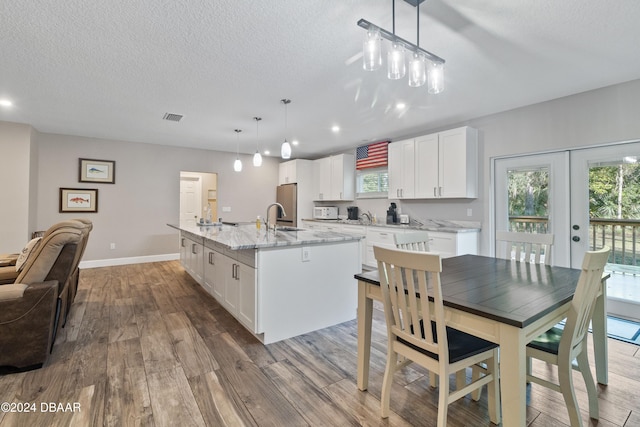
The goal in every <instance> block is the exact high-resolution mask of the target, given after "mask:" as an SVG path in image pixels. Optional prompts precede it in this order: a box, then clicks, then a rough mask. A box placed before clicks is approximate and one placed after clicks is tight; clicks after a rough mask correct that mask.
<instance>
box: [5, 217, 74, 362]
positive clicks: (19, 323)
mask: <svg viewBox="0 0 640 427" xmlns="http://www.w3.org/2000/svg"><path fill="white" fill-rule="evenodd" d="M81 239H82V230H81V228H80V227H79V223H78V222H77V221H63V222H61V223H58V224H55V225H54V226H52V227H51V228H49V230H47V232H46V233H45V235H44V236H43V238H42V240H41V241H40V244H39V245H38V246H37V247H36V248H35V249H34V250H33V252H32V253H31V254H30V255H29V257H28V259H27V261H26V262H25V265H24V268H23V269H22V270H21V271H20V273H19V275H18V277H17V279H16V281H15V283H13V284H4V285H0V366H9V367H12V368H14V369H18V370H24V369H31V368H37V367H39V366H42V364H43V363H44V362H45V361H46V358H47V355H48V354H49V352H50V351H51V348H52V346H53V343H54V341H55V336H56V331H57V328H58V324H59V319H60V318H61V316H64V310H66V304H67V298H68V285H69V278H70V277H71V275H72V274H73V271H74V262H75V259H76V256H77V252H78V250H79V249H80V242H81Z"/></svg>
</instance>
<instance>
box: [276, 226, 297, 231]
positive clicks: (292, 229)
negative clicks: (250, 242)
mask: <svg viewBox="0 0 640 427" xmlns="http://www.w3.org/2000/svg"><path fill="white" fill-rule="evenodd" d="M276 230H277V231H302V230H303V229H302V228H296V227H277V228H276Z"/></svg>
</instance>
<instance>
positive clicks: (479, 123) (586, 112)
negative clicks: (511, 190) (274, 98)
mask: <svg viewBox="0 0 640 427" xmlns="http://www.w3.org/2000/svg"><path fill="white" fill-rule="evenodd" d="M465 125H468V126H472V127H474V128H476V129H478V138H479V150H478V157H479V167H478V169H479V172H478V173H479V176H480V181H479V183H478V190H479V194H480V197H478V198H477V199H475V200H452V201H447V202H444V201H437V200H430V201H426V200H416V201H402V202H397V201H396V200H386V199H374V200H358V201H357V202H355V203H340V204H338V206H339V207H340V208H341V209H340V211H341V212H340V213H341V214H342V213H344V214H345V215H346V206H349V205H353V204H356V205H358V206H359V207H361V208H362V209H365V210H370V211H371V212H373V213H375V214H376V215H377V216H378V219H380V218H383V219H384V215H385V213H386V209H387V207H388V206H389V202H390V201H396V202H397V203H398V204H399V206H400V208H401V209H402V212H403V213H407V214H409V215H410V216H413V217H417V218H423V219H426V218H430V219H452V220H467V221H469V220H470V221H481V223H482V229H483V231H484V232H483V233H481V234H480V236H481V237H480V240H481V244H480V252H481V253H482V254H487V255H488V253H489V239H490V236H489V233H488V230H489V225H490V221H491V218H490V206H489V205H490V181H489V179H490V164H491V158H492V157H499V156H506V155H514V154H524V153H533V152H541V151H550V150H558V149H568V148H576V147H586V146H591V145H600V144H607V143H612V142H623V141H632V140H639V139H640V80H634V81H631V82H628V83H623V84H619V85H615V86H610V87H606V88H602V89H597V90H593V91H589V92H584V93H581V94H578V95H573V96H568V97H564V98H559V99H556V100H553V101H548V102H543V103H540V104H536V105H531V106H527V107H523V108H518V109H515V110H510V111H506V112H502V113H498V114H493V115H490V116H486V117H480V118H477V119H473V120H469V121H467V122H460V123H453V124H451V125H450V126H447V127H446V128H434V129H424V131H423V132H420V133H419V134H416V135H404V136H403V137H400V138H397V140H401V139H404V137H413V136H417V135H420V134H422V135H424V134H428V133H432V132H437V131H441V130H445V129H452V128H456V127H459V126H465ZM325 204H329V203H325ZM468 208H471V209H472V216H471V217H468V216H467V209H468Z"/></svg>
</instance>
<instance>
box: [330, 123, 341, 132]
mask: <svg viewBox="0 0 640 427" xmlns="http://www.w3.org/2000/svg"><path fill="white" fill-rule="evenodd" d="M331 130H332V131H333V132H340V126H337V125H334V126H332V127H331Z"/></svg>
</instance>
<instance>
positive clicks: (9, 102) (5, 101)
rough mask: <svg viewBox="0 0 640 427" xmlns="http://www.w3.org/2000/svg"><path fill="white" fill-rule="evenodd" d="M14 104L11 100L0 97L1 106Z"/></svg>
mask: <svg viewBox="0 0 640 427" xmlns="http://www.w3.org/2000/svg"><path fill="white" fill-rule="evenodd" d="M12 105H13V102H11V101H9V100H8V99H0V106H2V107H11V106H12Z"/></svg>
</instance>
